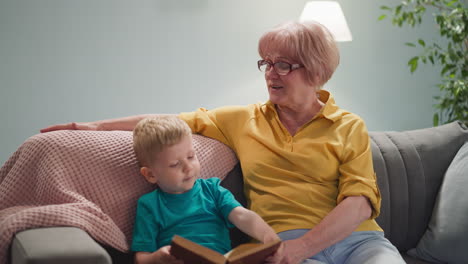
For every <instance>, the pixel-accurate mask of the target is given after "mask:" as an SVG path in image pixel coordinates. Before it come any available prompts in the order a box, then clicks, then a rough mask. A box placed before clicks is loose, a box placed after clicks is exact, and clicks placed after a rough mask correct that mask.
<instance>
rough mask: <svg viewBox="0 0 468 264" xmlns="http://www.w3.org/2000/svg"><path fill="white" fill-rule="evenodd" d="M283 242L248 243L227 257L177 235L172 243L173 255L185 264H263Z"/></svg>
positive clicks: (238, 247)
mask: <svg viewBox="0 0 468 264" xmlns="http://www.w3.org/2000/svg"><path fill="white" fill-rule="evenodd" d="M280 244H281V240H277V241H273V242H270V243H266V244H254V243H247V244H242V245H240V246H237V247H236V248H234V249H232V250H231V251H229V252H228V253H226V254H225V255H221V254H220V253H218V252H216V251H214V250H212V249H209V248H207V247H204V246H202V245H199V244H197V243H195V242H192V241H190V240H188V239H185V238H183V237H180V236H177V235H175V236H174V237H173V238H172V243H171V255H173V256H174V257H176V258H177V259H180V260H183V261H184V262H185V263H199V264H225V263H226V264H244V263H245V264H261V263H263V261H264V260H265V259H266V258H267V257H268V256H270V255H272V254H273V253H274V252H275V251H276V249H278V247H279V246H280Z"/></svg>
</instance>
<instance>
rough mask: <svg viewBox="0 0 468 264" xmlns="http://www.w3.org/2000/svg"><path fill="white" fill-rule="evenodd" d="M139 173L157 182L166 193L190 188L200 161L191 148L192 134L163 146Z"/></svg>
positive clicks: (198, 169)
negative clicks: (149, 163)
mask: <svg viewBox="0 0 468 264" xmlns="http://www.w3.org/2000/svg"><path fill="white" fill-rule="evenodd" d="M141 173H142V174H143V176H145V178H146V180H147V181H149V182H151V183H157V184H158V186H159V188H161V190H162V191H164V192H166V193H173V194H178V193H184V192H187V191H189V190H190V189H192V187H193V184H194V183H195V180H196V179H197V178H198V176H199V175H200V163H199V162H198V159H197V156H196V154H195V150H194V148H193V144H192V135H190V136H184V137H183V138H182V139H181V140H180V141H179V142H178V143H176V144H174V145H172V146H168V147H164V149H163V150H162V151H161V152H159V153H158V154H156V157H155V159H154V161H153V163H152V164H151V165H150V166H149V167H143V168H141Z"/></svg>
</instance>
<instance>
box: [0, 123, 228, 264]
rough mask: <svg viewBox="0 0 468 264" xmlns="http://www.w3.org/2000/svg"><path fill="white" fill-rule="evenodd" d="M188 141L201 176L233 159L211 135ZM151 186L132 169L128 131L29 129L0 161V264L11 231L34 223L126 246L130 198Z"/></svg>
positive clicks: (222, 172)
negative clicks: (82, 232) (0, 163)
mask: <svg viewBox="0 0 468 264" xmlns="http://www.w3.org/2000/svg"><path fill="white" fill-rule="evenodd" d="M194 146H195V150H196V152H197V155H198V158H199V160H200V163H201V172H202V174H201V177H202V178H209V177H213V176H216V177H220V178H223V177H225V176H226V174H227V173H228V172H229V171H230V170H231V169H232V168H233V167H234V166H235V164H236V163H237V158H236V157H235V154H234V153H233V152H232V150H231V149H229V148H228V147H227V146H225V145H224V144H222V143H220V142H218V141H216V140H213V139H209V138H206V137H202V136H199V135H194ZM152 189H153V187H152V186H151V185H150V184H149V183H147V182H146V181H145V180H144V178H143V176H141V175H140V174H139V168H138V165H137V162H136V159H135V156H134V153H133V149H132V133H131V132H125V131H110V132H109V131H108V132H104V131H57V132H50V133H45V134H38V135H35V136H33V137H31V138H29V139H28V140H26V141H25V142H24V143H23V144H22V145H21V146H20V147H19V148H18V150H17V151H16V152H15V153H14V154H13V155H12V156H11V157H10V158H9V160H8V161H7V162H6V163H5V164H4V165H3V167H2V168H1V169H0V264H5V263H6V262H7V258H8V254H9V252H8V248H9V245H10V243H11V241H12V239H13V236H14V234H15V233H17V232H19V231H21V230H25V229H31V228H36V227H50V226H74V227H79V228H81V229H83V230H85V231H86V232H88V233H89V234H90V235H91V236H92V237H93V238H94V239H95V240H97V241H99V242H101V243H104V244H107V245H109V246H111V247H114V248H115V249H118V250H120V251H124V252H125V251H128V250H129V244H130V242H131V241H130V240H131V237H132V229H133V220H134V216H135V207H136V201H137V199H138V198H139V197H140V196H141V195H142V194H144V193H147V192H150V191H151V190H152Z"/></svg>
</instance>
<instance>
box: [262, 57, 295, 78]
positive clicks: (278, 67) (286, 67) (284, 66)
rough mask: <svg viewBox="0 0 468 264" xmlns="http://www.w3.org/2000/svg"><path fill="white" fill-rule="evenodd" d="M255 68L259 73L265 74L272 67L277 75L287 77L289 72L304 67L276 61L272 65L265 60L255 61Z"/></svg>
mask: <svg viewBox="0 0 468 264" xmlns="http://www.w3.org/2000/svg"><path fill="white" fill-rule="evenodd" d="M257 66H258V69H259V70H260V71H261V72H267V71H269V70H270V69H271V67H272V66H273V69H275V72H276V73H277V74H278V75H287V74H288V73H290V72H291V71H294V70H296V69H299V68H302V67H304V66H303V65H300V64H290V63H287V62H284V61H277V62H275V63H272V62H269V61H267V60H259V61H257Z"/></svg>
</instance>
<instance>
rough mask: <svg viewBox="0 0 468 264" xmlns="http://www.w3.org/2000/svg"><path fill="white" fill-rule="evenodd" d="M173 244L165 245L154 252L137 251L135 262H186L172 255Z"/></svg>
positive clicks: (142, 263) (154, 263) (141, 263)
mask: <svg viewBox="0 0 468 264" xmlns="http://www.w3.org/2000/svg"><path fill="white" fill-rule="evenodd" d="M170 251H171V246H165V247H162V248H160V249H158V250H156V251H155V252H153V253H150V252H137V253H135V264H147V263H152V264H158V263H168V264H184V262H183V261H182V260H178V259H176V258H175V257H174V256H172V255H171V253H170Z"/></svg>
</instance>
